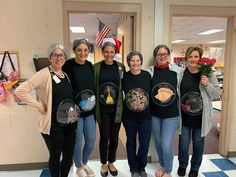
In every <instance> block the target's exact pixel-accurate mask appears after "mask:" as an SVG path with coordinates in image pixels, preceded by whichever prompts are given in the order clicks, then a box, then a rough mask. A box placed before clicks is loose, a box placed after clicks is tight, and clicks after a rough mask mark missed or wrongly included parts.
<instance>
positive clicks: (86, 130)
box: [74, 114, 96, 167]
mask: <svg viewBox="0 0 236 177" xmlns="http://www.w3.org/2000/svg"><path fill="white" fill-rule="evenodd" d="M83 138H84V143H82V142H83ZM95 139H96V122H95V119H94V115H93V114H92V115H89V116H87V117H80V118H79V120H78V121H77V130H76V140H75V149H74V162H75V166H76V167H81V166H82V165H83V164H87V162H88V159H89V156H90V154H91V152H92V151H93V147H94V144H95ZM82 145H84V146H83V147H82ZM81 155H82V157H81Z"/></svg>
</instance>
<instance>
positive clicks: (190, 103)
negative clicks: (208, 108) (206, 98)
mask: <svg viewBox="0 0 236 177" xmlns="http://www.w3.org/2000/svg"><path fill="white" fill-rule="evenodd" d="M181 109H182V111H184V112H185V113H187V114H188V115H191V116H197V115H200V114H202V109H203V102H202V97H201V94H200V93H198V92H188V93H186V94H184V96H183V97H182V99H181Z"/></svg>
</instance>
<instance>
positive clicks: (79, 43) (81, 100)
mask: <svg viewBox="0 0 236 177" xmlns="http://www.w3.org/2000/svg"><path fill="white" fill-rule="evenodd" d="M90 50H91V45H90V43H89V42H88V41H87V40H86V39H83V38H82V39H76V40H74V42H73V51H74V53H75V58H72V59H70V60H67V61H66V63H65V65H64V66H63V68H62V69H63V71H65V72H66V74H67V75H68V76H69V78H70V80H71V85H72V87H73V92H74V99H75V102H76V104H77V105H78V106H79V108H80V110H81V115H80V119H79V120H78V121H77V129H76V142H75V151H74V162H75V166H76V167H77V171H76V173H77V175H78V177H85V176H89V177H93V176H95V174H94V171H93V170H92V169H91V168H90V167H89V166H88V165H87V162H88V159H89V156H90V154H91V153H92V150H93V147H94V144H95V138H96V122H95V118H94V107H95V94H94V79H93V78H94V77H93V75H94V74H93V66H92V63H91V62H90V61H88V60H87V58H88V55H89V52H90ZM83 139H84V143H83Z"/></svg>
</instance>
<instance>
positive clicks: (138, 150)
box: [123, 119, 152, 173]
mask: <svg viewBox="0 0 236 177" xmlns="http://www.w3.org/2000/svg"><path fill="white" fill-rule="evenodd" d="M151 123H152V122H151V119H148V120H144V121H142V122H138V121H131V120H127V119H124V121H123V124H124V127H125V131H126V136H127V142H126V149H127V157H128V163H129V167H130V172H131V173H134V172H142V171H145V167H146V165H147V154H148V149H149V142H150V137H151ZM137 136H138V140H139V147H137V141H136V139H137Z"/></svg>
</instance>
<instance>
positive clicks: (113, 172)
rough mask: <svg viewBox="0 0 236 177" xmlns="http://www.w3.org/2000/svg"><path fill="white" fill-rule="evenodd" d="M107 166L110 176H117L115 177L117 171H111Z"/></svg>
mask: <svg viewBox="0 0 236 177" xmlns="http://www.w3.org/2000/svg"><path fill="white" fill-rule="evenodd" d="M107 166H108V169H109V172H110V173H111V175H112V176H117V175H118V171H117V170H115V171H112V170H111V169H110V167H109V165H107Z"/></svg>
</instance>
